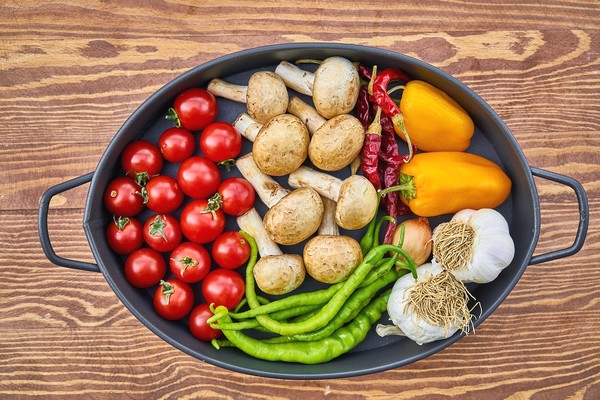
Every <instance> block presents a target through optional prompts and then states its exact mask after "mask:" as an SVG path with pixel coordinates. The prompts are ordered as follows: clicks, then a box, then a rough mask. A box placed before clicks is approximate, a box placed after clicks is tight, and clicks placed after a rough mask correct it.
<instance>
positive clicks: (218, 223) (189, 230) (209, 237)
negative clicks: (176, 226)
mask: <svg viewBox="0 0 600 400" xmlns="http://www.w3.org/2000/svg"><path fill="white" fill-rule="evenodd" d="M207 208H208V200H204V199H198V200H193V201H191V202H190V203H189V204H188V205H186V206H185V207H184V208H183V211H181V216H180V217H179V222H180V224H181V231H182V232H183V234H184V235H185V237H187V238H188V239H189V240H191V241H192V242H196V243H200V244H204V243H209V242H212V241H213V240H215V239H216V238H217V236H219V235H220V234H221V233H222V232H223V229H225V214H223V211H221V210H215V211H210V210H207Z"/></svg>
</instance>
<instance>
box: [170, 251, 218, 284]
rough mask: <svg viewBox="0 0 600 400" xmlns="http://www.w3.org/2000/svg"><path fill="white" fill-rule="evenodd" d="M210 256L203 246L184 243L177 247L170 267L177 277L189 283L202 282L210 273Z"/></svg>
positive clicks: (172, 253) (172, 254) (172, 255)
mask: <svg viewBox="0 0 600 400" xmlns="http://www.w3.org/2000/svg"><path fill="white" fill-rule="evenodd" d="M210 265H211V262H210V254H209V253H208V251H207V250H206V249H205V248H204V246H202V245H201V244H198V243H194V242H184V243H181V244H180V245H179V246H177V247H175V248H174V249H173V251H172V252H171V256H170V257H169V266H170V268H171V271H172V272H173V273H174V274H175V276H176V277H177V278H179V279H181V280H182V281H184V282H187V283H195V282H200V281H201V280H202V279H203V278H204V277H205V276H206V274H208V272H209V271H210Z"/></svg>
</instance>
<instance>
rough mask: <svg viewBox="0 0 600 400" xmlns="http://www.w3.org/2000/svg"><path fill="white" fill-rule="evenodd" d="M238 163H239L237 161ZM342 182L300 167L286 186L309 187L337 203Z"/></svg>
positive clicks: (290, 176)
mask: <svg viewBox="0 0 600 400" xmlns="http://www.w3.org/2000/svg"><path fill="white" fill-rule="evenodd" d="M238 162H239V161H238ZM342 183H343V181H342V180H341V179H339V178H336V177H335V176H332V175H329V174H326V173H323V172H319V171H316V170H314V169H312V168H309V167H306V166H302V167H300V168H298V169H297V170H295V171H294V172H292V173H291V174H290V175H289V177H288V184H289V185H290V186H291V187H293V188H299V187H311V188H313V189H315V190H316V191H317V193H319V194H320V195H321V196H324V197H327V198H328V199H331V200H333V201H338V198H339V196H340V189H341V187H342Z"/></svg>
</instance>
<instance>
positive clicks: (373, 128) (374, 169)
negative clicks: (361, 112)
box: [361, 107, 382, 190]
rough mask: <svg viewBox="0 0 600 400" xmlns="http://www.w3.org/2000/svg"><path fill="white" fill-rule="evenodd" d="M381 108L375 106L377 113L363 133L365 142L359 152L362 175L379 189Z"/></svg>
mask: <svg viewBox="0 0 600 400" xmlns="http://www.w3.org/2000/svg"><path fill="white" fill-rule="evenodd" d="M380 118H381V108H379V107H378V108H377V113H376V114H375V118H374V120H373V123H371V124H370V125H369V128H368V129H367V133H366V134H365V143H364V145H363V150H362V153H361V168H362V172H363V176H364V177H365V178H367V179H368V180H369V181H370V182H371V183H372V184H373V186H374V187H375V189H377V190H379V189H381V188H382V186H381V177H380V176H379V150H380V149H381V123H380Z"/></svg>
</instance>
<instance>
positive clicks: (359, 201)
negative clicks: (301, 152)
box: [288, 166, 379, 230]
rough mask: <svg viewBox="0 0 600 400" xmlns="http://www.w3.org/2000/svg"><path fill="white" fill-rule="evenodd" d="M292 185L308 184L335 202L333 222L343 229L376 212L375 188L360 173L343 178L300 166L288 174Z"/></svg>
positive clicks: (356, 226) (366, 220) (358, 225)
mask: <svg viewBox="0 0 600 400" xmlns="http://www.w3.org/2000/svg"><path fill="white" fill-rule="evenodd" d="M288 184H289V185H290V186H291V187H294V188H300V187H311V188H313V189H315V190H316V191H317V192H318V193H319V194H320V195H322V196H324V197H327V198H329V199H331V200H333V201H335V202H337V206H336V210H335V222H336V223H337V224H338V225H339V226H340V227H342V228H344V229H349V230H352V229H360V228H362V227H364V226H366V225H367V224H368V223H369V222H370V221H371V219H372V218H373V216H374V215H375V214H376V213H377V208H378V206H379V202H378V197H377V190H376V189H375V187H374V186H373V184H372V183H371V182H369V180H368V179H367V178H365V177H364V176H362V175H351V176H350V177H348V178H346V179H345V180H343V181H342V180H341V179H339V178H336V177H335V176H331V175H329V174H326V173H324V172H319V171H316V170H314V169H312V168H309V167H306V166H302V167H300V168H298V169H297V170H296V171H294V172H292V173H291V174H290V175H289V177H288Z"/></svg>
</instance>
